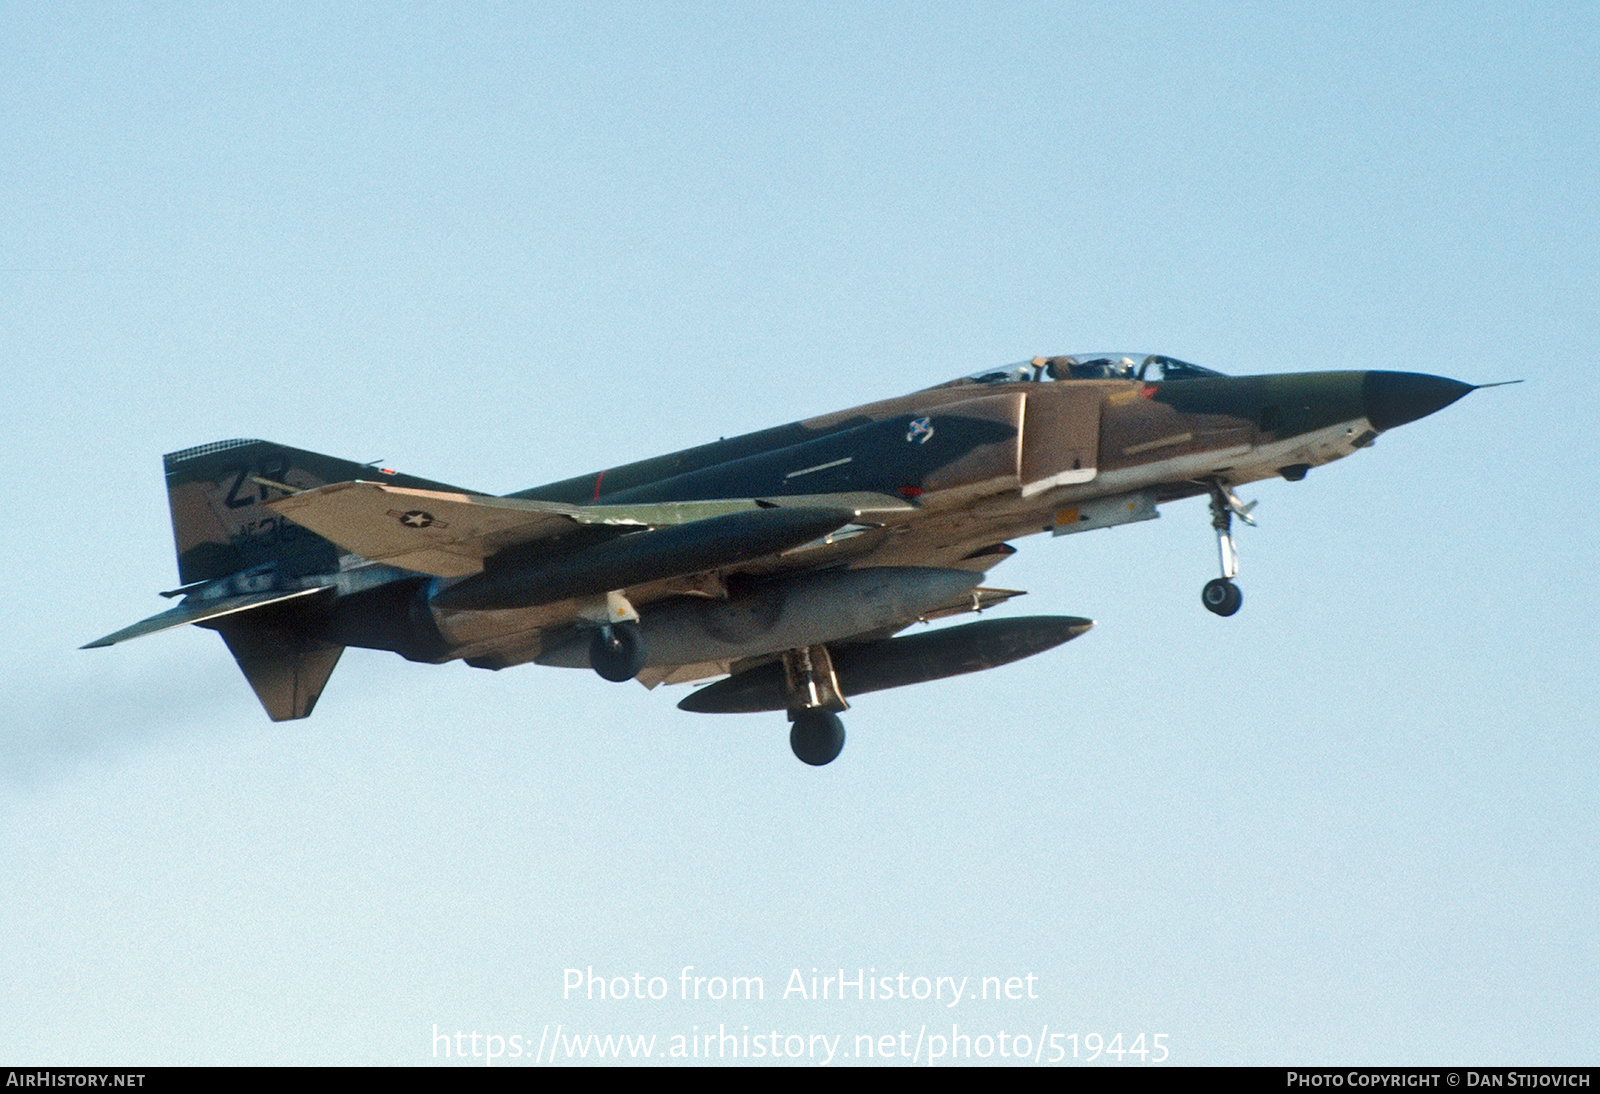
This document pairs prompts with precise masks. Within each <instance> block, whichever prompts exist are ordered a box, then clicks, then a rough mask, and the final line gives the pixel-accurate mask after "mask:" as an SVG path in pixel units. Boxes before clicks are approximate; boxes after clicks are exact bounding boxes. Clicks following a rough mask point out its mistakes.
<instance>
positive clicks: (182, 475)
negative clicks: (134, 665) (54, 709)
mask: <svg viewBox="0 0 1600 1094" xmlns="http://www.w3.org/2000/svg"><path fill="white" fill-rule="evenodd" d="M165 464H166V472H167V503H168V505H169V506H170V507H171V510H172V536H173V539H174V540H175V541H176V543H177V548H178V578H179V580H180V581H181V582H182V583H183V584H184V585H186V586H187V585H193V584H196V583H201V582H207V581H213V580H215V579H217V578H222V577H228V576H230V575H232V574H238V573H240V572H241V571H245V570H256V569H258V568H259V569H260V570H261V571H262V572H261V574H260V576H259V579H257V578H256V575H250V577H251V580H250V581H248V582H246V583H245V584H249V585H250V586H251V588H249V589H245V588H243V587H241V588H240V589H239V590H237V591H239V592H247V591H248V592H259V591H262V590H263V589H267V588H279V589H282V588H293V587H294V586H295V585H296V584H298V582H297V581H296V579H299V578H303V577H306V576H308V575H312V574H324V573H333V572H336V571H337V570H338V569H339V555H340V551H339V548H337V547H336V546H334V545H333V544H332V543H330V542H329V541H328V540H326V539H323V538H322V537H321V536H319V535H316V534H314V533H312V532H310V531H308V530H307V529H305V528H302V527H300V526H299V525H297V524H294V523H293V522H291V521H286V520H284V519H283V518H282V517H280V516H279V515H278V514H277V513H275V512H273V511H272V510H271V509H268V508H267V507H266V504H265V503H266V502H268V501H271V500H273V499H274V498H280V497H283V496H284V495H285V494H291V493H295V492H297V491H300V490H306V489H310V488H312V487H316V486H324V485H327V484H330V483H336V482H349V481H351V480H354V479H368V480H372V479H377V480H379V481H382V482H387V483H394V484H395V485H399V486H409V487H418V488H421V489H430V490H455V489H457V488H455V487H451V486H447V485H445V484H443V483H435V482H431V481H429V480H427V479H419V478H417V477H415V476H413V475H400V474H396V473H395V472H392V471H388V470H384V469H378V468H375V467H373V466H371V465H370V464H359V463H354V462H352V461H350V460H341V459H338V458H336V457H333V456H322V455H319V454H317V453H315V452H304V451H301V450H300V449H297V448H287V447H285V446H283V445H278V444H271V443H269V442H267V441H257V440H234V441H218V442H216V443H215V444H203V445H200V446H198V447H196V448H186V449H184V450H183V451H182V452H173V453H170V454H168V455H167V456H166V457H165ZM329 610H330V608H329V601H328V600H327V598H326V597H322V596H314V597H304V598H295V599H292V600H291V599H288V598H282V600H275V599H270V598H268V599H266V600H264V601H263V602H262V603H261V604H260V606H251V607H250V608H249V610H241V611H238V612H234V613H232V614H228V615H226V616H224V617H219V618H217V620H216V621H215V622H210V621H207V617H205V616H204V614H203V613H197V614H199V615H200V618H197V619H195V620H193V621H194V622H199V623H200V625H201V626H206V627H210V628H211V629H213V630H216V631H218V632H220V633H221V635H222V638H223V640H224V641H225V642H227V644H228V649H229V651H230V652H232V654H233V657H234V660H236V661H238V662H239V668H240V669H241V670H243V672H244V674H245V677H246V679H248V680H249V681H250V686H251V687H253V688H254V689H255V692H256V697H257V698H259V699H260V700H261V705H262V706H264V707H265V708H266V710H267V714H268V715H269V716H270V717H271V718H272V720H273V721H275V722H280V721H285V720H288V719H292V718H304V717H305V716H306V715H308V714H310V713H311V708H312V707H313V706H314V705H315V704H316V701H317V698H318V696H320V695H321V694H322V689H323V687H324V686H325V685H326V684H327V681H328V677H329V675H330V674H331V673H332V672H333V668H334V666H335V665H336V664H338V662H339V655H340V654H342V653H343V652H344V647H343V646H341V645H338V644H335V643H330V642H327V641H325V640H323V639H322V638H320V637H319V634H320V633H321V632H322V631H323V626H322V624H324V623H326V621H327V613H328V611H329ZM184 621H189V620H180V621H179V622H184ZM151 629H156V628H151ZM120 633H121V632H119V634H120ZM141 633H143V632H141ZM113 637H116V636H113Z"/></svg>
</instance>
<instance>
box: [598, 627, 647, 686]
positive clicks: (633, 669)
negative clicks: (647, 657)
mask: <svg viewBox="0 0 1600 1094" xmlns="http://www.w3.org/2000/svg"><path fill="white" fill-rule="evenodd" d="M589 664H590V665H591V666H593V668H594V671H595V672H597V673H599V674H600V676H601V677H602V678H604V679H606V680H611V681H613V682H615V683H619V684H620V683H622V682H623V681H624V680H632V679H633V678H634V677H635V676H638V675H639V670H640V669H642V668H644V636H643V635H642V634H640V633H639V624H637V623H606V624H603V625H601V626H600V627H598V628H596V629H595V632H594V637H593V638H592V639H590V640H589Z"/></svg>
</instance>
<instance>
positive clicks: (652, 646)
mask: <svg viewBox="0 0 1600 1094" xmlns="http://www.w3.org/2000/svg"><path fill="white" fill-rule="evenodd" d="M1471 390H1473V387H1472V385H1468V384H1464V383H1461V382H1459V381H1455V380H1448V379H1444V378H1442V377H1435V376H1424V375H1420V374H1415V373H1396V372H1321V373H1293V374H1284V375H1269V376H1244V377H1229V376H1224V375H1221V374H1219V373H1215V372H1212V371H1210V370H1207V369H1202V368H1199V367H1197V366H1194V365H1189V364H1186V363H1185V362H1181V361H1177V360H1175V359H1172V358H1167V357H1159V356H1155V357H1136V356H1127V355H1083V356H1079V357H1055V358H1034V359H1033V360H1032V361H1030V362H1027V363H1024V364H1020V365H1015V366H1011V367H1009V368H1005V369H1001V370H997V371H992V372H988V373H982V374H977V375H974V376H971V377H966V378H963V379H959V380H955V381H951V382H950V383H947V384H942V385H940V386H938V387H934V388H929V389H927V390H924V391H919V392H916V393H914V394H911V395H906V396H902V397H900V398H896V399H889V400H885V401H882V402H877V403H872V404H869V405H867V406H863V407H857V408H855V409H852V410H847V411H842V412H840V413H836V414H829V415H824V416H822V417H818V418H811V419H808V420H805V421H801V422H795V423H792V424H789V425H783V426H778V427H776V428H774V429H768V430H763V431H761V432H758V433H751V434H747V435H745V436H742V437H734V438H729V439H726V440H721V441H717V442H714V443H712V444H707V445H702V446H700V447H698V448H691V449H687V450H685V451H683V452H677V453H673V454H671V455H667V456H660V457H656V458H654V459H649V460H644V461H640V462H638V463H632V464H627V465H624V466H622V467H614V468H609V469H607V470H604V471H599V472H595V473H592V474H587V475H581V476H578V477H576V478H571V479H566V480H563V481H560V482H555V483H551V484H549V485H547V486H541V487H535V488H533V489H529V490H524V491H520V492H518V493H515V494H510V495H506V496H505V497H494V496H492V495H487V494H481V493H477V492H474V491H469V490H462V489H460V488H457V487H453V486H449V485H446V484H443V483H439V482H434V481H432V480H428V479H422V478H418V477H415V476H412V475H407V474H403V473H399V472H394V471H390V470H387V469H380V468H374V467H371V466H366V465H359V464H355V463H351V462H349V461H345V460H340V459H337V458H334V457H329V456H322V455H318V454H316V453H312V452H305V451H300V450H297V449H293V448H288V447H285V446H282V445H276V444H270V443H267V442H264V441H223V442H219V443H216V444H209V445H202V446H199V447H197V448H192V449H187V450H185V451H182V452H175V453H172V454H170V455H168V456H167V457H166V472H167V486H168V493H169V499H170V503H171V509H172V523H173V534H174V538H175V540H176V543H177V550H178V572H179V578H180V580H181V582H182V587H181V588H179V589H177V590H174V591H173V592H171V593H168V594H164V595H167V596H173V597H176V596H182V597H183V599H182V602H181V603H180V604H179V605H178V606H177V607H175V608H173V609H171V610H169V611H168V612H165V613H162V614H161V615H157V616H155V617H152V618H151V619H148V620H145V621H144V622H142V623H139V624H135V625H134V626H132V627H129V628H126V629H125V630H122V631H119V632H117V633H115V634H112V635H108V636H107V637H106V638H103V639H100V640H98V641H97V642H93V643H90V645H91V646H105V645H112V644H115V643H116V642H120V641H123V640H126V639H128V638H133V637H138V636H140V635H144V634H150V633H153V632H155V631H157V630H162V629H166V628H168V627H172V626H179V625H183V624H186V623H195V624H198V625H200V626H204V627H208V628H211V629H214V630H216V631H218V632H219V633H220V634H221V635H222V637H223V639H224V640H225V641H226V642H227V645H228V648H229V649H230V651H231V652H232V653H233V655H234V657H235V658H236V659H237V660H238V662H239V665H240V667H241V668H242V669H243V671H244V673H245V676H246V677H247V678H248V679H249V681H250V683H251V684H252V686H253V687H254V688H255V690H256V693H257V695H258V697H259V698H260V699H261V702H262V704H263V705H264V706H265V708H266V710H267V712H268V714H269V715H270V716H271V717H272V718H273V719H274V720H283V719H290V718H303V717H305V716H306V715H308V714H310V713H311V709H312V707H313V706H314V705H315V703H316V700H317V698H318V696H319V695H320V694H321V691H322V689H323V686H324V685H325V684H326V682H327V680H328V677H329V675H330V674H331V673H332V671H333V668H334V666H335V665H336V664H337V662H338V659H339V655H340V654H341V653H342V652H343V650H344V648H345V647H346V646H360V647H367V648H375V649H384V650H392V651H394V652H396V653H399V654H401V655H402V656H404V657H407V658H409V659H411V660H415V661H426V662H444V661H449V660H454V659H458V658H460V659H465V660H466V661H467V663H468V664H471V665H474V666H478V667H483V668H492V669H499V668H505V667H508V666H511V665H516V664H522V663H525V662H529V661H539V662H541V663H545V664H553V665H565V666H572V667H581V666H592V667H594V668H595V669H596V671H598V672H600V673H601V675H603V676H606V677H607V678H608V679H630V678H636V679H639V680H640V681H641V682H643V683H645V684H646V685H647V686H650V687H654V686H656V685H658V684H661V683H677V682H686V681H693V680H703V679H707V678H710V677H717V676H727V677H729V678H728V679H726V680H723V681H722V682H720V683H718V684H714V685H712V686H711V687H709V688H705V689H702V690H700V691H697V692H695V693H693V694H692V695H691V696H690V697H689V698H688V699H686V700H684V702H683V703H682V704H680V705H681V706H683V707H684V708H685V709H691V710H700V711H708V712H716V711H734V710H762V709H773V710H776V709H785V710H787V711H788V715H789V718H790V721H791V722H793V723H794V725H793V729H792V732H791V743H792V745H793V747H794V749H795V751H796V753H797V755H799V756H800V758H802V759H804V760H805V761H806V762H808V763H813V764H820V763H827V762H828V761H830V760H831V759H833V758H834V756H836V755H837V754H838V751H839V748H840V747H841V746H842V744H843V736H844V734H843V728H842V725H841V724H840V722H839V719H838V718H837V712H838V711H840V710H842V709H844V708H845V707H846V706H847V705H848V704H847V703H846V702H845V696H846V695H848V694H855V693H858V692H861V691H870V690H876V689H878V688H884V687H898V686H904V685H906V684H910V683H916V682H920V681H923V680H930V679H937V678H939V677H942V676H949V675H955V674H958V673H962V672H972V671H978V670H981V669H984V668H990V667H994V666H995V665H998V664H1004V663H1006V662H1007V661H1010V660H1015V659H1017V658H1019V657H1025V656H1030V655H1031V654H1033V653H1037V652H1040V651H1041V650H1043V649H1048V648H1050V647H1051V646H1054V645H1057V644H1059V643H1061V642H1064V641H1067V640H1068V639H1070V638H1073V637H1076V636H1077V635H1079V634H1082V633H1083V632H1084V631H1086V630H1087V629H1088V628H1089V627H1090V626H1091V625H1092V624H1091V622H1090V621H1089V620H1085V619H1078V618H1075V617H1031V618H1018V619H1011V620H986V621H984V622H983V623H979V624H969V625H967V626H965V627H954V628H944V629H942V630H938V631H932V632H925V633H923V634H920V635H917V636H915V637H903V638H894V637H893V635H894V634H896V632H898V631H900V630H902V629H904V628H905V627H908V626H910V625H911V624H913V623H915V622H919V621H926V620H930V619H935V618H942V617H945V616H951V615H957V614H963V613H968V612H973V611H978V610H981V609H984V608H988V607H990V606H993V605H995V604H998V603H1001V602H1003V601H1004V600H1006V599H1008V598H1009V597H1011V596H1014V595H1016V594H1015V593H1014V592H1013V591H1010V590H1004V589H991V588H984V587H981V586H980V585H979V584H978V582H979V581H980V580H981V578H982V575H983V574H984V573H985V572H986V571H987V570H988V569H989V568H991V567H992V566H994V565H996V564H998V563H999V562H1001V561H1003V560H1004V559H1005V558H1006V557H1008V556H1009V555H1010V554H1012V553H1013V552H1014V548H1012V547H1011V546H1010V544H1008V543H1007V542H1006V541H1007V540H1009V539H1013V538H1015V537H1018V536H1023V535H1028V534H1032V533H1036V532H1043V531H1051V532H1054V533H1056V534H1066V533H1070V532H1076V531H1086V530H1089V529H1092V528H1100V527H1107V526H1110V525H1114V524H1121V523H1127V522H1130V521H1135V520H1147V519H1152V518H1154V517H1155V516H1157V515H1158V513H1157V510H1156V507H1157V506H1158V505H1160V504H1162V503H1164V502H1169V501H1173V500H1176V499H1180V498H1185V497H1192V496H1197V495H1209V496H1210V498H1211V506H1212V523H1213V527H1214V528H1215V529H1216V530H1217V535H1218V541H1219V546H1220V556H1219V557H1220V559H1221V563H1222V576H1221V577H1220V578H1219V579H1217V580H1216V581H1213V582H1212V583H1211V584H1210V585H1208V586H1207V590H1206V594H1205V598H1204V599H1205V603H1206V606H1207V607H1209V608H1211V609H1212V610H1213V611H1215V612H1217V613H1218V614H1221V615H1231V614H1232V613H1233V611H1236V610H1237V609H1238V606H1239V600H1240V597H1239V594H1238V591H1237V588H1236V587H1235V586H1234V585H1233V584H1232V581H1231V578H1232V577H1233V576H1234V574H1233V570H1234V569H1235V568H1236V559H1235V556H1234V555H1233V548H1232V541H1231V535H1230V533H1229V526H1230V523H1231V519H1232V516H1233V515H1236V514H1237V515H1241V516H1245V517H1246V519H1248V512H1249V507H1247V506H1243V505H1241V504H1240V503H1239V502H1238V499H1237V498H1236V497H1235V496H1234V495H1233V493H1232V491H1233V489H1234V488H1235V487H1237V486H1238V485H1240V484H1243V483H1247V482H1251V481H1255V480H1259V479H1264V478H1269V477H1274V476H1282V477H1284V478H1287V479H1290V480H1294V481H1298V480H1299V479H1301V478H1304V477H1305V474H1306V472H1307V471H1308V470H1309V469H1310V468H1312V467H1316V466H1318V465H1320V464H1324V463H1328V462H1330V461H1332V460H1336V459H1339V458H1341V457H1344V456H1347V455H1350V454H1351V453H1353V452H1355V451H1356V450H1358V449H1360V448H1364V447H1367V446H1368V445H1370V444H1371V443H1372V441H1373V439H1374V438H1375V437H1376V436H1377V435H1378V434H1379V433H1381V432H1382V431H1384V430H1385V429H1390V428H1393V427H1394V426H1397V425H1401V424H1404V423H1405V422H1408V421H1412V420H1415V419H1416V418H1419V417H1422V416H1424V415H1426V414H1430V413H1433V412H1434V411H1435V410H1438V409H1440V408H1442V407H1444V406H1446V405H1448V404H1449V403H1451V402H1454V401H1455V400H1456V399H1459V398H1460V397H1461V396H1463V395H1465V394H1466V393H1467V392H1469V391H1471Z"/></svg>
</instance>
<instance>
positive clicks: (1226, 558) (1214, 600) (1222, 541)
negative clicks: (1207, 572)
mask: <svg viewBox="0 0 1600 1094" xmlns="http://www.w3.org/2000/svg"><path fill="white" fill-rule="evenodd" d="M1208 485H1209V486H1210V488H1211V527H1213V528H1215V529H1216V530H1217V560H1218V562H1220V563H1221V565H1222V576H1221V577H1214V578H1212V579H1211V580H1210V581H1208V582H1206V587H1205V588H1204V589H1202V590H1201V592H1200V603H1202V604H1204V605H1205V606H1206V610H1207V611H1210V612H1214V613H1216V614H1217V615H1221V616H1229V615H1232V614H1233V613H1234V612H1236V611H1238V610H1239V607H1240V605H1242V604H1243V603H1244V593H1242V592H1240V591H1239V586H1237V585H1235V584H1234V583H1233V579H1234V578H1235V577H1237V576H1238V574H1239V550H1238V548H1237V547H1235V546H1234V544H1233V518H1234V516H1235V515H1237V516H1238V517H1239V519H1240V520H1242V521H1244V522H1245V523H1246V524H1249V525H1251V526H1254V525H1255V521H1254V520H1253V519H1252V518H1251V516H1250V511H1251V510H1252V509H1254V508H1255V507H1256V503H1255V502H1253V501H1252V502H1250V503H1249V504H1248V505H1247V504H1245V503H1244V502H1242V501H1240V500H1239V498H1238V495H1236V494H1235V493H1234V492H1233V491H1232V490H1229V489H1228V488H1227V486H1226V485H1224V484H1223V482H1222V480H1221V479H1212V480H1211V481H1210V483H1209V484H1208Z"/></svg>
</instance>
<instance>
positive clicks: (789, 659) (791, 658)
mask: <svg viewBox="0 0 1600 1094" xmlns="http://www.w3.org/2000/svg"><path fill="white" fill-rule="evenodd" d="M783 686H784V693H785V694H786V695H787V696H788V700H789V721H790V722H792V723H793V725H792V726H791V727H790V729H789V747H790V748H792V749H793V750H794V754H795V757H796V758H797V759H799V760H800V762H801V763H808V764H810V765H811V766H812V767H821V766H822V765H824V764H830V763H832V762H833V761H834V760H836V759H838V757H839V753H840V751H841V750H842V749H843V748H844V722H842V721H840V719H839V711H841V710H849V709H850V704H849V703H847V702H845V699H844V696H843V695H841V694H840V693H839V678H838V677H837V676H836V675H835V674H834V671H833V658H832V657H830V656H829V655H828V647H827V646H812V647H811V648H809V649H798V650H789V651H788V652H787V653H785V654H784V655H783Z"/></svg>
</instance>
